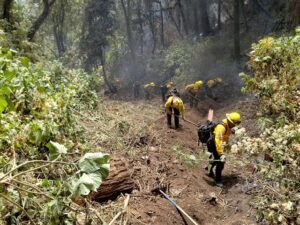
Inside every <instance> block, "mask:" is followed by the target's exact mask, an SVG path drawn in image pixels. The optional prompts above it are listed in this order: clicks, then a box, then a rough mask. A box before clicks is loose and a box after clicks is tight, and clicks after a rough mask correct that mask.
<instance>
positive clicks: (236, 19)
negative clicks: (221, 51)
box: [234, 0, 241, 61]
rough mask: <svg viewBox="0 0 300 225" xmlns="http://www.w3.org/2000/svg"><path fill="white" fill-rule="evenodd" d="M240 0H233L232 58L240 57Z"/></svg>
mask: <svg viewBox="0 0 300 225" xmlns="http://www.w3.org/2000/svg"><path fill="white" fill-rule="evenodd" d="M240 52H241V49H240V0H234V58H235V60H236V61H239V59H240Z"/></svg>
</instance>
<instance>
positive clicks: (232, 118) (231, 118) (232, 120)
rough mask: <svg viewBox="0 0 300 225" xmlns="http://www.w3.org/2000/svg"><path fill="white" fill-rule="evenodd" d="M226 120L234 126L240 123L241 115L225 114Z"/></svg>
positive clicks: (234, 113) (235, 113)
mask: <svg viewBox="0 0 300 225" xmlns="http://www.w3.org/2000/svg"><path fill="white" fill-rule="evenodd" d="M226 118H227V120H228V121H229V122H230V123H232V124H233V125H235V126H237V125H239V124H240V123H241V115H240V114H239V113H237V112H233V113H227V114H226Z"/></svg>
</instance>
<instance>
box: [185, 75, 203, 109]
mask: <svg viewBox="0 0 300 225" xmlns="http://www.w3.org/2000/svg"><path fill="white" fill-rule="evenodd" d="M202 85H203V82H202V81H201V80H198V81H196V82H195V83H193V84H189V85H187V86H185V92H186V93H187V95H188V97H189V101H190V107H191V108H193V107H197V105H198V93H199V91H200V88H201V86H202Z"/></svg>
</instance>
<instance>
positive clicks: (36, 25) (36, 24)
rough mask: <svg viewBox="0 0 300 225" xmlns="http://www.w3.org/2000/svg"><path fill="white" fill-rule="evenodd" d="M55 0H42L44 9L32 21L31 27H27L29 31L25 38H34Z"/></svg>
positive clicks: (30, 39)
mask: <svg viewBox="0 0 300 225" xmlns="http://www.w3.org/2000/svg"><path fill="white" fill-rule="evenodd" d="M55 1H56V0H52V1H50V2H49V1H48V0H43V5H44V9H43V12H42V14H41V15H40V16H39V17H38V18H37V20H36V21H35V22H34V23H33V25H32V27H31V28H30V29H29V32H28V33H27V38H28V40H29V41H32V40H33V38H34V35H35V34H36V32H37V31H38V30H39V29H40V27H41V26H42V24H43V23H44V22H45V20H46V19H47V17H48V15H49V13H50V9H51V6H52V5H53V4H54V3H55Z"/></svg>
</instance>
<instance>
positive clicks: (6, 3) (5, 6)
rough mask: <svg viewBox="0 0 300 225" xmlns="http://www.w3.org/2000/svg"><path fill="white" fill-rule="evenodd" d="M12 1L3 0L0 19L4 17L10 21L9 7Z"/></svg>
mask: <svg viewBox="0 0 300 225" xmlns="http://www.w3.org/2000/svg"><path fill="white" fill-rule="evenodd" d="M13 2H14V1H13V0H4V2H3V14H2V19H6V20H7V21H8V22H11V8H12V5H13Z"/></svg>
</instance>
